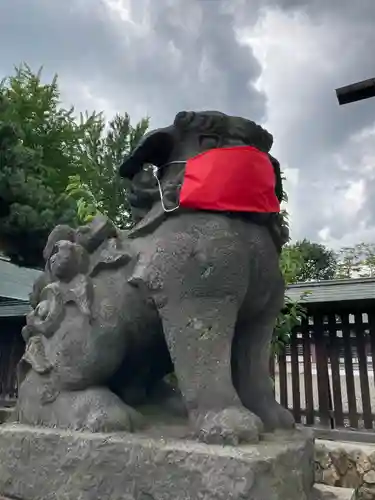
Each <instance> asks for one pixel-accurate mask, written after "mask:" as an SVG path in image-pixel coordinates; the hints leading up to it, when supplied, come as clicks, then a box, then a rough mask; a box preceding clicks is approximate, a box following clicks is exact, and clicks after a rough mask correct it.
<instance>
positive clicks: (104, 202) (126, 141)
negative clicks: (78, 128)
mask: <svg viewBox="0 0 375 500" xmlns="http://www.w3.org/2000/svg"><path fill="white" fill-rule="evenodd" d="M148 124H149V120H148V119H143V120H141V121H140V122H139V123H138V124H137V125H136V126H135V127H132V126H131V124H130V117H129V115H127V114H125V115H116V116H115V118H114V119H113V120H112V121H111V122H110V123H109V125H108V127H107V128H106V126H105V122H104V120H103V119H100V120H96V122H95V125H94V126H92V127H90V134H89V135H88V134H87V137H86V140H85V141H84V143H83V144H82V151H81V162H82V164H81V169H80V171H79V172H78V173H76V174H75V175H72V176H70V177H69V184H68V186H67V194H68V195H69V196H70V197H73V198H75V199H76V200H77V209H78V217H79V219H80V221H81V222H87V221H88V220H90V219H91V218H92V217H93V216H95V215H96V214H97V213H98V212H100V213H103V214H105V215H106V216H107V217H109V218H110V219H111V220H112V221H113V222H114V223H115V224H116V225H117V227H119V228H121V229H124V228H126V227H128V226H129V225H131V224H132V220H131V214H130V207H129V203H128V200H127V192H126V191H127V189H126V183H125V181H123V180H122V179H121V178H119V176H118V173H117V170H118V166H119V164H120V163H121V161H122V160H123V159H124V157H125V156H126V155H128V154H129V153H130V152H131V151H132V149H133V148H135V146H136V145H137V144H138V142H139V140H140V139H141V138H142V136H143V135H144V134H145V132H146V131H147V129H148Z"/></svg>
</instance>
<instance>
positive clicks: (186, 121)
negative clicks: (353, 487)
mask: <svg viewBox="0 0 375 500" xmlns="http://www.w3.org/2000/svg"><path fill="white" fill-rule="evenodd" d="M272 141H273V139H272V136H271V135H270V134H269V133H268V132H266V131H265V130H264V129H263V128H261V127H260V126H258V125H256V124H255V123H253V122H251V121H248V120H245V119H243V118H238V117H231V116H227V115H224V114H222V113H218V112H200V113H179V114H178V115H177V116H176V119H175V121H174V124H173V125H172V126H170V127H167V128H164V129H159V130H156V131H153V132H151V133H149V134H148V135H146V136H145V137H144V138H143V140H142V141H141V143H140V144H139V145H138V147H137V148H136V150H135V151H134V152H133V154H132V155H131V157H130V158H128V159H127V160H126V161H125V162H124V164H123V165H122V166H121V169H120V170H121V175H123V176H124V177H128V178H130V179H132V181H133V191H132V193H131V196H130V201H131V203H132V206H133V210H134V215H135V217H136V218H137V220H138V223H137V225H136V226H135V227H134V228H133V229H132V230H131V231H128V232H124V231H119V230H117V229H116V228H115V227H114V226H113V224H112V223H111V222H110V221H109V220H107V219H106V218H105V217H103V216H98V217H97V218H95V219H94V220H93V221H92V222H91V223H90V224H88V225H86V226H83V227H80V228H78V229H76V230H74V229H72V228H70V227H67V226H58V227H56V228H55V229H54V230H53V231H52V233H51V235H50V237H49V240H48V242H47V245H46V248H45V252H44V257H45V260H46V269H45V273H44V274H43V276H42V277H41V278H40V279H39V280H38V282H37V283H36V284H35V286H34V290H33V293H32V296H31V302H32V306H33V311H32V312H31V313H30V314H29V316H28V318H27V325H26V326H25V328H24V330H23V335H24V338H25V340H26V343H27V347H26V351H25V354H24V356H23V358H22V360H21V362H20V365H19V381H20V386H19V398H18V403H17V409H16V413H17V418H18V421H19V422H22V423H26V424H31V425H44V426H57V427H61V428H67V429H76V430H81V429H86V430H91V431H115V430H127V431H133V430H135V429H137V427H138V426H140V425H141V423H142V419H141V417H140V414H139V411H138V410H139V407H140V405H142V404H143V403H144V402H148V401H153V402H157V403H158V404H164V405H165V407H166V408H168V409H170V411H177V410H178V411H180V412H185V413H186V414H187V415H188V417H189V421H190V425H191V430H192V433H193V434H194V435H195V436H196V437H198V438H199V439H200V440H202V441H204V442H210V443H231V444H236V443H238V442H241V441H245V442H256V441H257V440H258V439H259V435H260V433H261V432H262V431H263V430H267V431H270V430H273V429H277V428H291V427H293V425H294V422H293V418H292V416H291V414H290V413H289V412H288V411H287V410H286V409H284V408H282V407H281V406H280V405H279V404H278V403H277V402H276V401H275V399H274V394H273V389H272V382H271V380H270V377H269V371H268V366H269V356H270V341H271V337H272V333H273V328H274V324H275V319H276V317H277V315H278V313H279V311H280V309H281V308H282V306H283V300H284V282H283V279H282V276H281V273H280V270H279V262H278V260H279V251H280V248H281V245H282V244H283V242H285V239H286V238H287V235H286V232H285V228H283V226H282V224H281V223H280V218H279V215H278V214H258V215H256V214H247V215H246V214H241V213H238V214H231V213H220V212H214V211H204V210H186V209H184V208H182V207H181V208H179V209H178V210H176V211H174V212H172V213H166V212H165V210H164V209H163V206H162V203H161V199H160V194H159V190H158V186H157V183H155V180H154V179H153V177H152V173H150V171H147V169H146V170H143V167H144V166H145V165H147V164H152V165H156V166H158V167H162V166H164V167H163V168H162V169H161V170H160V173H159V182H160V187H161V190H162V193H163V198H164V208H166V209H168V207H170V206H172V205H173V204H174V203H176V197H178V186H180V185H181V179H182V178H183V175H184V168H185V164H184V163H183V162H184V161H185V160H186V159H188V158H191V157H195V156H196V155H198V154H199V153H201V152H202V151H207V150H211V149H213V148H217V147H228V146H241V145H242V146H254V147H255V148H257V149H258V150H260V151H263V152H264V153H267V154H268V153H269V150H270V148H271V145H272ZM271 159H272V158H271ZM171 162H173V163H172V164H171ZM272 162H273V165H274V167H275V172H276V176H277V183H276V189H277V195H278V197H279V199H281V195H282V186H281V177H280V169H279V165H278V163H277V161H276V160H275V159H272ZM227 168H231V166H230V165H228V167H227ZM172 371H174V372H175V374H176V376H177V380H178V388H179V392H176V391H173V390H172V389H170V387H169V386H168V384H166V382H165V376H166V375H167V374H168V373H171V372H172ZM177 403H178V404H177ZM137 408H138V410H137Z"/></svg>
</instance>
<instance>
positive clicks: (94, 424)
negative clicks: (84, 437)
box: [80, 405, 144, 432]
mask: <svg viewBox="0 0 375 500" xmlns="http://www.w3.org/2000/svg"><path fill="white" fill-rule="evenodd" d="M143 425H144V420H143V417H142V415H141V414H140V413H138V412H137V411H136V410H134V409H133V408H131V407H130V406H127V405H121V406H112V407H110V408H108V409H107V411H103V410H101V409H98V410H92V411H91V412H90V413H88V415H87V417H86V421H85V422H82V424H81V425H80V427H81V428H83V429H84V430H87V431H90V432H119V431H122V432H135V431H136V430H138V429H141V428H142V427H143Z"/></svg>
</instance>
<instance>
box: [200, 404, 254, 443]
mask: <svg viewBox="0 0 375 500" xmlns="http://www.w3.org/2000/svg"><path fill="white" fill-rule="evenodd" d="M195 429H196V436H197V437H198V439H199V440H200V441H202V442H204V443H208V444H221V445H224V444H226V445H232V446H236V445H238V444H240V443H257V442H258V441H259V435H260V433H261V432H262V430H263V424H262V422H261V420H260V419H259V417H257V416H256V415H254V414H253V413H251V412H249V411H248V410H246V409H245V408H237V407H232V408H225V409H223V410H218V411H214V410H208V411H206V412H200V413H198V414H197V415H196V417H195Z"/></svg>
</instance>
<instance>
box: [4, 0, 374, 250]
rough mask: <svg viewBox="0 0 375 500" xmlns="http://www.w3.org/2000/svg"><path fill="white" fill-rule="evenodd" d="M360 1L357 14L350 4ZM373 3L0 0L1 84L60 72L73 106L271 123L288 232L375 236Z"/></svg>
mask: <svg viewBox="0 0 375 500" xmlns="http://www.w3.org/2000/svg"><path fill="white" fill-rule="evenodd" d="M356 5H358V7H356ZM374 26H375V1H374V0H359V1H358V3H357V4H356V3H355V2H353V0H329V1H327V0H228V1H227V0H64V1H61V0H0V76H5V75H7V74H9V73H11V72H12V68H13V67H14V65H17V64H19V63H21V62H23V61H25V62H27V63H28V64H29V65H30V66H31V67H32V68H33V69H34V68H35V69H38V68H39V67H40V66H42V65H43V66H44V68H45V73H44V74H45V76H46V77H49V76H50V75H52V74H54V73H58V74H59V77H60V83H61V88H62V91H63V98H64V102H65V103H66V104H74V105H75V107H76V109H77V111H84V110H85V109H88V110H94V109H95V110H104V111H105V113H106V115H107V116H108V117H110V116H111V115H113V114H114V113H115V112H123V111H127V112H129V113H130V115H131V117H132V119H133V120H134V121H136V120H138V119H140V118H141V117H143V116H146V115H148V116H150V117H151V119H152V126H155V127H156V126H160V125H167V124H169V123H170V122H171V120H172V119H173V117H174V115H175V114H176V113H177V112H178V111H181V110H187V109H193V110H199V109H218V110H220V111H224V112H227V113H230V114H237V115H238V114H239V115H242V116H244V117H247V118H250V119H253V120H256V121H258V122H259V123H262V124H263V125H265V126H266V127H267V128H268V130H269V131H270V132H271V133H273V134H274V137H275V144H274V148H273V152H274V155H275V156H277V157H278V158H279V160H280V161H281V163H282V167H283V169H284V170H285V172H286V174H287V177H288V182H287V187H288V191H289V198H290V201H289V211H290V213H291V225H292V236H293V238H294V239H296V238H303V237H307V238H309V239H312V240H315V241H321V242H324V243H326V244H328V245H330V246H333V247H339V246H341V245H347V244H354V243H356V242H359V241H373V242H375V98H373V99H369V100H366V101H362V102H359V103H354V104H349V105H347V106H342V107H339V106H338V104H337V101H336V96H335V92H334V89H335V88H337V87H340V86H343V85H347V84H349V83H353V82H356V81H359V80H363V79H367V78H371V77H375V57H374V50H375V28H374Z"/></svg>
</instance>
